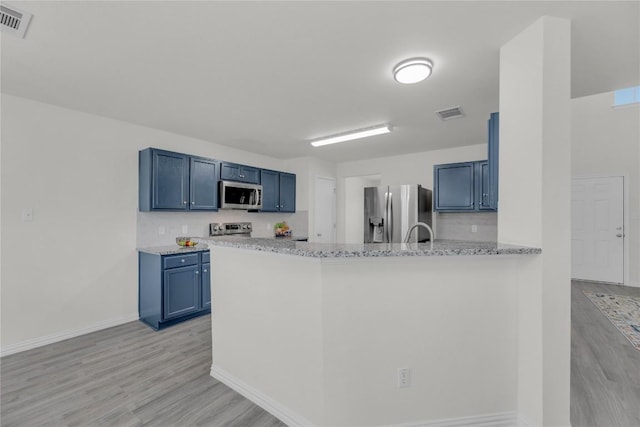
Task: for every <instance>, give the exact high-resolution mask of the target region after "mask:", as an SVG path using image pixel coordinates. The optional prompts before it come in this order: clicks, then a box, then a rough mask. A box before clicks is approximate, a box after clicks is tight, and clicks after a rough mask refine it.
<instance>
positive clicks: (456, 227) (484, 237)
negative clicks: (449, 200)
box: [435, 212, 498, 242]
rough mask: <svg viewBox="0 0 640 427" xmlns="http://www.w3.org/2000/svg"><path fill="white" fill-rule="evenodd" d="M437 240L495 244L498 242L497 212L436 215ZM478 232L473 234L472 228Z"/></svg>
mask: <svg viewBox="0 0 640 427" xmlns="http://www.w3.org/2000/svg"><path fill="white" fill-rule="evenodd" d="M435 220H436V221H435V222H436V230H435V232H436V239H443V240H467V241H472V242H479V241H482V242H495V241H496V240H498V214H497V213H496V212H473V213H466V212H463V213H457V212H456V213H445V212H437V213H435ZM474 225H475V226H476V228H477V231H476V232H473V231H472V227H473V226H474Z"/></svg>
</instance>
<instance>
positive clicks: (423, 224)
mask: <svg viewBox="0 0 640 427" xmlns="http://www.w3.org/2000/svg"><path fill="white" fill-rule="evenodd" d="M417 227H424V228H426V229H427V231H428V232H429V241H430V242H431V249H433V230H432V229H431V227H429V225H428V224H425V223H424V222H416V223H415V224H413V226H411V228H410V229H409V231H407V235H406V237H405V238H404V243H409V239H410V238H411V232H412V231H413V230H414V229H415V228H417Z"/></svg>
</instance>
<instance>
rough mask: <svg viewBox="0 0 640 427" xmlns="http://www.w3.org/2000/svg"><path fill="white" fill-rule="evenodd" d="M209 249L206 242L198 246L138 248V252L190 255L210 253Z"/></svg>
mask: <svg viewBox="0 0 640 427" xmlns="http://www.w3.org/2000/svg"><path fill="white" fill-rule="evenodd" d="M208 250H209V247H208V246H207V244H206V242H200V243H199V244H198V246H190V247H188V248H186V247H180V246H178V245H167V246H152V247H147V248H138V252H146V253H148V254H154V255H177V254H188V253H190V252H202V251H208Z"/></svg>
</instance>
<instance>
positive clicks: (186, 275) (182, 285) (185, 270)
mask: <svg viewBox="0 0 640 427" xmlns="http://www.w3.org/2000/svg"><path fill="white" fill-rule="evenodd" d="M163 279H164V280H163V283H164V285H163V292H164V316H163V318H164V319H173V318H175V317H180V316H184V315H185V314H191V313H194V312H196V311H198V310H199V309H200V266H199V265H191V266H189V267H179V268H172V269H169V270H165V271H164V277H163Z"/></svg>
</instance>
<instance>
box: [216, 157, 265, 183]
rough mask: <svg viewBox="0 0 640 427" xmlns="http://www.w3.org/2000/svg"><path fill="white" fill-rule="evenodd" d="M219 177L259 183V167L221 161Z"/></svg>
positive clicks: (227, 179) (226, 179)
mask: <svg viewBox="0 0 640 427" xmlns="http://www.w3.org/2000/svg"><path fill="white" fill-rule="evenodd" d="M220 179H222V180H225V181H239V182H247V183H250V184H260V169H258V168H254V167H253V166H245V165H238V164H235V163H226V162H223V163H222V164H221V165H220Z"/></svg>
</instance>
